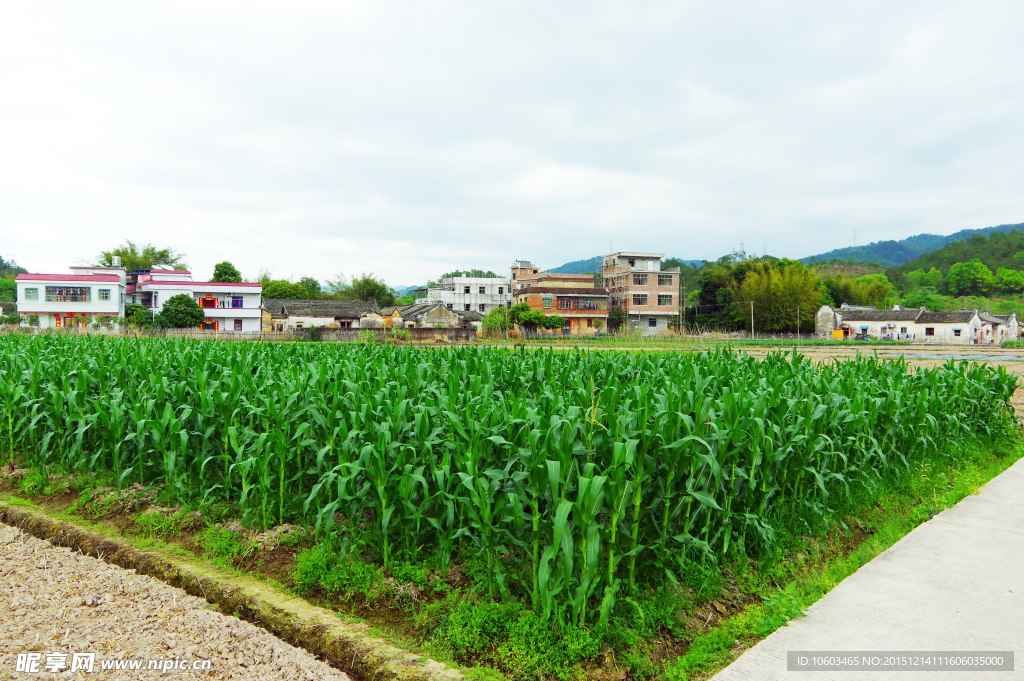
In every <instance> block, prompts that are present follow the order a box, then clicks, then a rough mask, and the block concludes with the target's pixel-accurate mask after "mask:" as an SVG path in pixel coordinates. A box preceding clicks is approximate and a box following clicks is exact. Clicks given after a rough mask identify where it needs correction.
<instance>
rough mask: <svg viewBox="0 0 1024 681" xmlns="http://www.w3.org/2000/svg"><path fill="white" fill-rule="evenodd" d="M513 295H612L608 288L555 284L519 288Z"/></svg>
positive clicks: (595, 296)
mask: <svg viewBox="0 0 1024 681" xmlns="http://www.w3.org/2000/svg"><path fill="white" fill-rule="evenodd" d="M512 293H513V295H516V296H521V295H525V294H528V293H551V294H554V295H559V296H591V297H593V298H599V297H601V296H608V295H611V294H610V293H609V292H608V289H606V288H569V287H565V288H562V287H554V286H534V287H532V288H519V289H516V290H515V291H513V292H512Z"/></svg>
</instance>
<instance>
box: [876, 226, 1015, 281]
mask: <svg viewBox="0 0 1024 681" xmlns="http://www.w3.org/2000/svg"><path fill="white" fill-rule="evenodd" d="M1022 226H1024V225H1022ZM975 258H977V259H978V260H980V261H981V262H982V264H983V265H985V267H987V268H988V269H989V270H990V271H991V272H997V271H998V270H999V269H1000V268H1004V269H1008V270H1018V269H1020V268H1022V267H1024V229H1016V230H1014V231H1011V232H1005V233H1004V232H996V233H994V234H992V235H991V236H990V237H986V236H984V235H982V234H975V235H974V236H972V237H971V238H969V239H968V240H966V241H956V242H953V243H951V244H949V245H947V246H944V247H943V248H940V249H939V250H937V251H933V252H931V253H927V254H925V255H922V256H921V257H919V258H917V259H915V260H912V261H910V262H908V263H906V264H904V265H900V266H899V267H891V268H889V269H888V270H887V271H886V276H888V277H889V279H890V280H891V281H894V282H896V283H897V284H903V283H904V282H905V280H906V276H907V274H908V273H910V272H913V271H915V270H924V271H925V272H927V271H930V270H931V269H932V268H933V267H934V268H935V269H937V270H938V271H939V272H941V273H942V275H943V277H945V276H946V275H948V274H949V270H950V268H951V267H953V265H955V264H957V263H968V262H970V261H972V260H974V259H975Z"/></svg>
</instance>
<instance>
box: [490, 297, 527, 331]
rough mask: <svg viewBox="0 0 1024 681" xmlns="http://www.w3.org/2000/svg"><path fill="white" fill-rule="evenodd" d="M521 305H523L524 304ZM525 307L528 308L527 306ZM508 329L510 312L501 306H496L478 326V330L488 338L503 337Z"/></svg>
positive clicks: (510, 317)
mask: <svg viewBox="0 0 1024 681" xmlns="http://www.w3.org/2000/svg"><path fill="white" fill-rule="evenodd" d="M521 304H523V305H525V303H521ZM527 307H529V306H528V305H527ZM517 314H518V313H517ZM510 328H512V311H511V310H510V309H507V308H505V307H502V306H496V307H495V308H494V309H492V310H491V311H490V312H488V313H487V314H486V315H485V316H484V319H483V322H481V324H480V329H481V330H482V331H483V333H484V335H485V336H487V337H489V338H497V337H504V335H505V334H506V333H507V332H508V330H509V329H510Z"/></svg>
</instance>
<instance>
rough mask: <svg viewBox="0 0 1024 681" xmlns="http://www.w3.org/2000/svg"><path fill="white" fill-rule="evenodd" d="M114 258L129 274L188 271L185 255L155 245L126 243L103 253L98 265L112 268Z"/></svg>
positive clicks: (98, 259)
mask: <svg viewBox="0 0 1024 681" xmlns="http://www.w3.org/2000/svg"><path fill="white" fill-rule="evenodd" d="M113 256H119V257H120V258H121V267H123V268H125V269H126V270H128V271H129V272H132V271H133V270H151V269H160V268H163V269H169V270H184V269H188V265H186V264H185V261H184V257H185V256H184V255H182V254H181V253H175V252H174V251H173V250H171V249H170V248H157V247H156V246H154V245H153V244H144V245H142V246H141V247H140V246H139V245H137V244H135V243H134V242H132V241H125V242H124V243H123V244H121V245H120V246H118V247H117V248H113V249H111V250H109V251H101V252H100V255H99V257H98V258H97V261H96V264H97V265H98V266H100V267H112V266H113V265H112V264H111V263H112V262H113V260H112V258H113Z"/></svg>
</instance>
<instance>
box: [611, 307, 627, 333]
mask: <svg viewBox="0 0 1024 681" xmlns="http://www.w3.org/2000/svg"><path fill="white" fill-rule="evenodd" d="M625 323H626V313H625V312H624V311H623V309H622V308H621V307H616V308H613V309H612V311H611V312H609V313H608V330H609V331H618V330H619V328H620V327H621V326H622V325H623V324H625Z"/></svg>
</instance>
